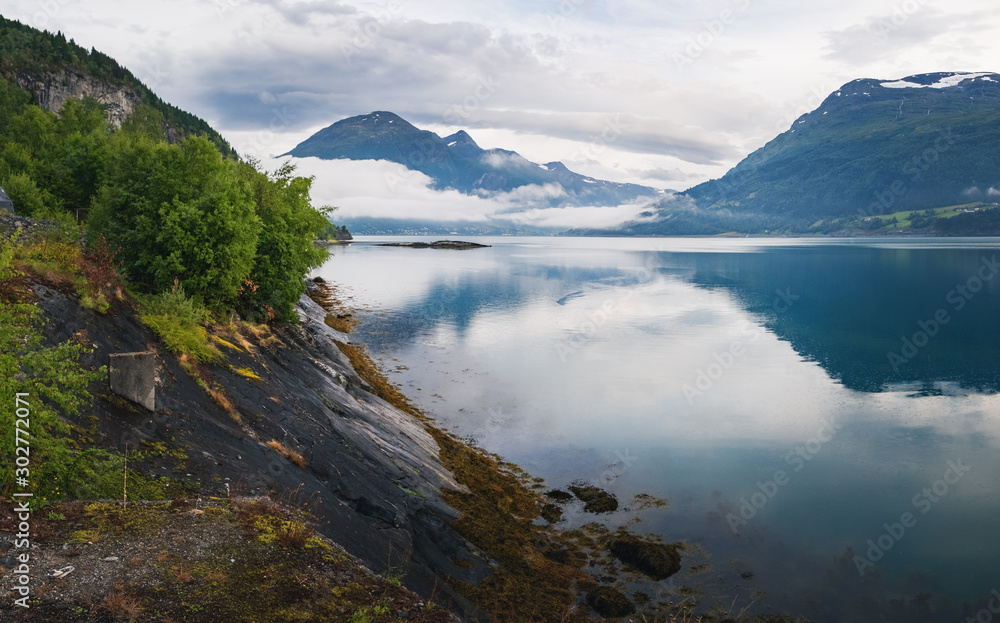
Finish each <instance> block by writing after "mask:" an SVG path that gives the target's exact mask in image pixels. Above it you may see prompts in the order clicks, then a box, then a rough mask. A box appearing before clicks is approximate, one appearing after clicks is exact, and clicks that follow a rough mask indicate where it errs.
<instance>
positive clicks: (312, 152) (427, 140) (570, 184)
mask: <svg viewBox="0 0 1000 623" xmlns="http://www.w3.org/2000/svg"><path fill="white" fill-rule="evenodd" d="M282 156H293V157H296V158H307V157H317V158H320V159H324V160H336V159H350V160H388V161H391V162H396V163H398V164H402V165H404V166H406V167H407V168H409V169H412V170H415V171H420V172H421V173H424V174H425V175H427V176H428V177H430V178H431V179H432V180H434V183H433V187H434V188H435V189H436V190H445V189H455V190H458V191H460V192H463V193H465V194H468V195H477V196H481V197H491V196H496V195H500V194H504V193H510V192H512V191H514V190H516V189H519V188H523V187H526V186H539V187H543V188H544V187H549V188H550V190H552V192H548V193H544V195H545V196H544V197H542V198H539V199H538V200H537V201H538V202H540V203H542V204H544V205H546V206H548V207H558V206H566V205H588V206H591V205H608V206H610V205H621V204H625V203H633V202H636V201H642V200H649V201H652V200H655V199H657V198H659V197H662V196H663V195H664V194H665V192H666V191H663V190H660V189H655V188H652V187H648V186H640V185H638V184H625V183H618V182H610V181H606V180H598V179H596V178H593V177H590V176H586V175H580V174H578V173H574V172H573V171H570V170H569V169H568V168H567V167H566V166H565V165H564V164H562V163H561V162H549V163H546V164H538V163H534V162H531V161H530V160H528V159H527V158H524V157H523V156H521V155H520V154H519V153H517V152H515V151H511V150H507V149H483V148H482V147H480V146H479V144H478V143H476V141H475V140H474V139H473V138H472V136H471V135H470V134H469V133H468V132H467V131H465V130H459V131H458V132H455V133H454V134H451V135H450V136H447V137H444V138H441V137H440V136H438V135H437V134H435V133H434V132H430V131H428V130H421V129H419V128H417V127H416V126H414V125H413V124H411V123H410V122H408V121H406V120H405V119H403V118H402V117H400V116H399V115H397V114H395V113H392V112H389V111H374V112H371V113H368V114H366V115H356V116H354V117H348V118H346V119H342V120H340V121H337V122H336V123H334V124H332V125H330V126H327V127H326V128H323V129H322V130H320V131H319V132H317V133H315V134H313V135H312V136H311V137H309V138H307V139H306V140H304V141H302V142H301V143H299V144H298V145H297V146H296V147H294V148H293V149H291V150H290V151H288V152H286V153H284V154H282ZM556 187H558V188H556Z"/></svg>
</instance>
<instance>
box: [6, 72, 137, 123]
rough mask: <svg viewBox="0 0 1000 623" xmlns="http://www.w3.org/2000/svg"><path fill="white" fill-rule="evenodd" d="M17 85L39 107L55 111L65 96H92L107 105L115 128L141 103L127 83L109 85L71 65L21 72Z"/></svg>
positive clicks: (66, 97) (109, 117) (64, 99)
mask: <svg viewBox="0 0 1000 623" xmlns="http://www.w3.org/2000/svg"><path fill="white" fill-rule="evenodd" d="M17 86H19V87H20V88H22V89H26V90H28V91H31V92H32V93H34V94H35V97H37V98H38V105H39V106H40V107H42V108H44V109H45V110H51V111H52V112H55V113H58V112H59V111H60V110H62V107H63V104H65V103H66V100H69V99H83V98H85V97H92V98H94V99H96V100H97V101H99V102H100V103H102V104H104V105H105V106H107V117H108V121H109V122H110V123H111V125H112V126H114V127H115V128H116V129H117V128H120V127H121V125H122V122H124V121H125V119H127V118H128V116H129V115H131V114H132V111H133V110H135V108H136V106H139V105H141V104H142V103H143V101H142V98H141V97H139V95H138V94H137V93H136V92H135V91H133V90H132V89H130V88H129V87H127V86H124V85H112V84H109V83H107V82H105V81H103V80H99V79H97V78H94V77H92V76H88V75H86V74H83V73H80V72H78V71H74V70H72V69H64V70H62V71H59V72H55V73H44V74H38V73H35V72H30V71H25V72H21V73H19V74H18V75H17Z"/></svg>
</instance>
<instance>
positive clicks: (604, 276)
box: [316, 237, 1000, 622]
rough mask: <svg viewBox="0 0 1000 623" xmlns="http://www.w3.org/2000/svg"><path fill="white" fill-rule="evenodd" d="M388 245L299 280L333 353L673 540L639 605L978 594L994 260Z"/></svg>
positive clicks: (714, 244)
mask: <svg viewBox="0 0 1000 623" xmlns="http://www.w3.org/2000/svg"><path fill="white" fill-rule="evenodd" d="M399 240H418V238H409V237H408V238H402V237H393V238H389V237H382V238H361V239H359V241H358V242H357V243H355V244H353V245H350V246H345V247H336V248H335V249H334V251H333V257H332V258H331V259H330V261H329V262H328V263H327V264H326V265H325V266H323V267H322V268H321V269H320V270H318V271H317V273H316V274H319V275H322V276H323V277H324V278H326V279H328V280H330V281H332V282H334V283H335V284H337V285H338V287H339V288H340V290H339V292H340V294H341V296H342V298H345V299H347V302H348V303H350V304H351V305H353V306H355V307H357V308H359V309H362V310H365V311H363V312H362V313H361V314H360V316H361V319H362V320H363V324H362V326H361V327H360V328H359V330H358V331H357V333H356V334H355V335H354V339H355V340H357V341H361V342H363V343H365V344H366V345H367V346H368V347H369V348H370V350H371V351H372V352H373V353H374V354H375V355H376V358H377V359H378V360H379V361H380V362H381V363H382V364H383V366H384V367H385V368H386V370H388V371H389V372H391V374H390V378H391V379H392V380H393V381H395V382H397V383H399V384H401V385H402V387H403V389H404V390H405V392H406V393H407V394H408V395H409V396H411V397H412V398H413V399H414V400H415V401H416V402H417V403H418V404H419V405H420V406H421V407H423V408H424V409H426V410H427V411H429V412H430V413H432V414H433V415H434V416H435V417H436V418H437V419H438V420H439V421H440V422H441V423H442V424H443V425H444V426H445V427H446V428H448V429H450V430H452V431H453V432H455V433H457V434H458V435H461V436H463V437H468V438H471V439H474V440H475V441H476V442H477V443H478V444H480V445H481V446H483V447H484V448H486V449H488V450H490V451H493V452H497V453H499V454H501V455H503V456H504V457H505V458H507V459H508V460H511V461H513V462H516V463H518V464H520V465H521V466H522V467H524V468H525V469H526V470H528V471H529V472H530V473H532V474H533V475H535V476H540V477H543V478H545V479H546V481H547V483H548V484H549V485H551V486H553V487H564V486H565V485H567V484H569V483H570V482H573V481H576V480H583V481H588V482H594V483H598V484H600V485H601V486H603V487H605V488H607V489H608V490H609V491H611V492H613V493H614V494H615V495H616V496H617V497H618V498H619V499H620V500H621V501H622V502H623V503H624V507H625V508H624V509H623V510H620V511H619V512H617V513H615V514H613V515H610V516H607V515H605V516H601V517H600V518H601V519H603V520H605V521H606V522H608V523H609V524H610V525H620V524H622V523H625V522H627V521H629V520H632V519H634V518H638V519H639V523H638V524H636V526H635V529H636V530H639V531H649V532H654V533H657V534H660V535H662V536H663V537H664V538H665V539H666V540H668V541H670V542H673V541H678V540H684V541H685V542H687V543H688V544H689V547H688V550H687V551H688V556H687V557H686V558H685V568H684V569H683V570H682V572H681V573H679V574H677V575H676V576H674V577H673V578H671V579H670V580H669V581H665V582H662V583H661V584H660V585H657V586H646V587H643V588H642V590H644V592H646V593H647V594H650V595H652V596H653V597H654V599H662V600H674V601H678V602H679V601H681V600H682V599H683V598H684V597H682V596H681V593H682V592H683V589H684V588H694V589H695V590H696V591H698V595H699V599H700V601H701V602H702V603H703V604H705V605H712V604H714V603H719V602H721V601H723V600H724V601H725V604H726V605H727V606H728V605H729V604H730V603H731V602H732V601H733V599H736V604H737V605H736V610H737V611H738V610H739V609H741V608H742V607H744V606H749V609H748V610H747V613H748V614H762V613H771V612H790V613H794V614H799V615H804V616H807V617H809V618H810V620H813V621H869V620H870V621H876V620H884V621H907V622H910V621H951V620H954V621H962V620H964V617H966V616H970V615H971V616H975V615H976V614H977V613H979V612H980V611H981V610H982V609H984V608H987V607H988V604H989V603H990V598H991V591H992V590H995V589H998V588H1000V538H997V537H998V528H1000V487H998V486H997V481H998V476H1000V455H998V453H997V447H998V445H1000V398H998V396H997V391H998V389H1000V327H998V321H1000V274H998V273H1000V265H998V264H997V263H996V259H1000V240H997V239H976V240H964V239H963V240H943V239H865V240H818V241H814V240H796V239H777V240H760V239H638V240H637V239H585V238H507V237H502V238H488V239H477V241H480V242H485V243H488V244H492V245H493V246H492V247H491V248H488V249H476V250H468V251H443V250H431V249H409V248H392V247H378V246H374V245H373V244H372V242H373V241H399ZM638 493H649V494H652V495H656V496H659V497H663V498H665V499H666V500H667V501H668V506H667V507H666V508H664V509H645V510H640V509H638V508H637V507H636V506H635V505H631V504H629V503H628V502H629V500H631V499H632V497H633V496H634V495H636V494H638ZM593 519H594V516H592V515H585V514H584V513H582V510H581V509H579V508H578V507H572V508H570V509H569V511H568V512H567V523H566V525H567V526H572V525H578V524H581V523H585V522H587V521H592V520H593ZM702 563H707V564H706V566H704V567H697V566H696V565H699V564H702ZM692 567H695V568H692ZM994 604H996V602H994ZM987 614H990V613H989V612H988V611H987ZM990 616H997V615H993V614H991V615H990Z"/></svg>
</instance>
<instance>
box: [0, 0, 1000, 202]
mask: <svg viewBox="0 0 1000 623" xmlns="http://www.w3.org/2000/svg"><path fill="white" fill-rule="evenodd" d="M0 10H2V12H3V14H4V15H5V16H6V17H8V18H13V19H18V20H20V21H22V22H26V23H29V24H32V25H34V26H36V27H40V28H46V29H48V30H62V31H63V32H64V33H65V34H66V35H67V36H68V37H72V38H74V39H75V40H76V41H77V43H80V44H81V45H84V46H88V47H91V46H92V47H96V48H98V49H100V50H101V51H103V52H105V53H108V54H110V55H111V56H113V57H115V58H116V59H117V60H118V61H119V62H121V63H122V64H124V65H126V66H127V67H129V68H130V69H131V70H132V71H133V73H135V74H136V75H137V76H138V77H139V78H140V79H141V80H143V81H144V82H146V83H147V84H148V85H149V86H150V87H152V88H153V89H154V90H155V91H156V92H157V93H158V94H159V95H160V96H161V97H163V98H164V99H166V100H167V101H170V102H171V103H173V104H176V105H178V106H180V107H181V108H184V109H187V110H190V111H192V112H194V113H195V114H198V115H199V116H202V117H204V118H205V119H207V120H208V121H209V122H210V123H212V124H213V125H214V126H215V127H216V128H217V129H219V130H220V131H221V132H222V133H223V134H224V135H225V136H226V137H227V138H228V139H229V140H230V142H232V143H233V144H234V146H235V147H236V148H237V149H238V150H239V151H240V152H241V153H245V154H253V155H257V156H259V157H262V158H263V159H265V161H267V158H268V157H270V156H274V155H277V154H281V153H283V152H285V151H288V150H289V149H291V148H292V147H294V146H295V145H296V144H297V143H299V142H300V141H302V140H303V139H305V138H307V137H308V136H310V135H311V134H312V133H314V132H315V131H317V130H319V129H321V128H323V127H325V126H327V125H330V124H331V123H333V122H335V121H337V120H340V119H342V118H345V117H349V116H353V115H358V114H363V113H367V112H371V111H374V110H390V111H393V112H395V113H397V114H399V115H401V116H403V117H404V118H406V119H408V120H409V121H411V122H412V123H414V124H416V125H418V126H420V127H422V128H426V129H430V130H433V131H435V132H438V133H439V134H441V135H442V136H443V135H445V134H446V133H452V132H454V131H456V130H458V129H466V130H468V131H469V133H470V134H471V135H472V136H473V138H474V139H475V140H476V141H477V142H478V143H479V144H480V145H481V146H482V147H484V148H491V147H503V148H507V149H513V150H516V151H518V152H520V153H521V154H522V155H524V156H525V157H527V158H529V159H530V160H533V161H535V162H549V161H553V160H561V161H563V162H564V163H566V164H567V166H569V167H570V168H571V169H573V170H575V171H578V172H581V173H584V174H587V175H592V176H594V177H598V178H602V179H610V180H614V181H622V182H634V183H641V184H646V185H650V186H655V187H658V188H672V189H678V190H682V189H685V188H688V187H690V186H692V185H694V184H697V183H699V182H701V181H704V180H706V179H710V178H713V177H719V176H720V175H721V174H723V173H724V172H725V171H726V170H727V169H728V168H729V167H731V166H732V165H734V164H735V163H736V162H738V161H739V160H740V159H741V158H743V157H744V156H746V155H747V154H748V153H750V152H751V151H753V150H754V149H756V148H758V147H760V146H761V145H763V144H764V143H765V142H766V141H767V140H769V139H770V138H772V137H773V136H775V135H776V134H778V133H779V132H781V131H784V130H785V129H787V128H788V127H789V126H790V125H791V123H792V121H794V119H795V118H796V117H798V116H799V115H800V114H802V113H805V112H807V111H809V110H812V109H814V108H816V106H818V105H819V103H820V101H822V99H823V98H825V96H826V95H828V94H829V93H830V92H832V91H834V90H836V89H837V88H838V87H839V86H841V85H842V84H844V83H846V82H849V81H850V80H853V79H855V78H862V77H867V78H885V79H889V78H899V77H903V76H906V75H910V74H914V73H925V72H932V71H1000V60H997V59H1000V14H998V13H997V11H996V8H995V2H991V1H989V0H952V1H949V2H945V1H944V0H837V1H836V2H834V1H830V0H819V1H815V2H810V3H805V2H801V1H796V2H793V1H792V0H688V1H680V0H659V1H654V0H621V1H612V0H532V1H530V2H529V1H528V0H495V1H493V2H489V3H487V2H478V1H475V0H471V1H470V0H465V1H464V2H463V1H459V0H377V1H375V2H361V1H357V0H197V1H195V0H143V1H142V2H136V1H134V0H131V1H126V0H45V1H43V2H39V1H38V0H6V1H5V2H4V7H3V9H0ZM384 164H385V163H382V165H384ZM382 165H380V166H381V168H378V167H375V165H374V164H373V165H372V166H373V167H374V168H372V167H370V168H368V169H365V170H363V171H361V170H359V169H358V168H357V167H352V166H345V163H333V164H328V163H318V162H315V161H313V162H304V163H302V168H303V170H304V171H306V172H308V173H310V174H314V175H316V176H317V185H316V194H317V195H320V196H318V197H317V199H318V200H320V201H323V202H331V203H336V204H338V205H341V207H342V209H345V210H347V211H352V210H353V211H354V212H355V213H362V212H365V210H371V209H374V206H375V205H376V204H377V205H382V206H383V209H385V210H394V211H397V212H398V211H400V210H407V209H410V208H407V207H406V206H404V205H403V204H405V203H406V201H411V200H412V201H415V202H418V203H420V204H426V205H427V206H430V205H431V204H434V203H438V204H447V205H448V206H450V207H449V208H448V209H453V210H459V211H462V212H464V213H466V214H475V215H477V216H476V218H479V217H485V216H484V215H488V214H489V213H490V211H491V210H493V209H495V206H490V205H487V204H486V203H484V202H483V201H481V200H474V199H471V198H467V197H461V196H458V195H457V194H452V195H449V196H438V195H436V194H435V193H432V192H431V191H428V190H427V189H426V180H425V179H422V177H421V176H419V175H417V176H413V175H405V173H406V172H405V171H389V172H388V173H387V169H386V168H385V167H384V166H382ZM390 169H391V167H390ZM397 173H398V174H399V177H400V178H401V179H403V183H402V184H392V183H389V184H386V183H384V181H385V179H386V177H387V175H388V176H390V177H392V176H395V175H396V174H397ZM370 178H376V179H378V180H381V182H380V183H379V184H378V185H377V188H376V187H368V188H366V187H364V186H362V182H361V181H359V180H363V181H364V183H365V184H370V182H371V179H370ZM393 186H394V188H389V187H393ZM401 188H402V189H403V190H402V191H401V190H400V189H401ZM404 196H405V197H407V199H406V200H405V201H404V200H403V199H402V198H401V197H404ZM392 199H396V200H397V201H396V205H392V206H386V203H387V202H390V201H389V200H392ZM390 203H391V202H390ZM362 204H365V205H368V206H369V207H367V208H364V207H359V206H361V205H362ZM406 205H410V204H406ZM412 205H417V204H412ZM427 209H431V208H430V207H428V208H427ZM605 218H610V217H605ZM598 220H600V219H598Z"/></svg>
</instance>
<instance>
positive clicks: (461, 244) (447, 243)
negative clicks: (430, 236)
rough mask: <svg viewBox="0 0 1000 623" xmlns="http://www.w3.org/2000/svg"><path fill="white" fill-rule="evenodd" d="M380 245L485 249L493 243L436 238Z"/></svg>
mask: <svg viewBox="0 0 1000 623" xmlns="http://www.w3.org/2000/svg"><path fill="white" fill-rule="evenodd" d="M376 246H379V247H410V248H411V249H483V248H486V247H489V246H491V245H488V244H479V243H478V242H465V241H463V240H435V241H434V242H383V243H381V244H378V245H376Z"/></svg>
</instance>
